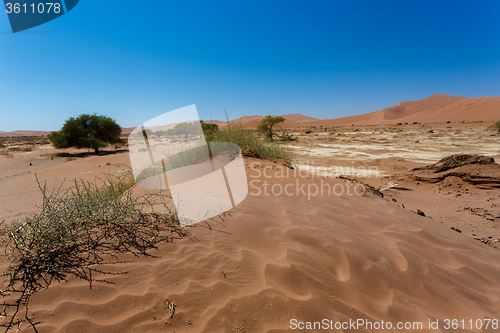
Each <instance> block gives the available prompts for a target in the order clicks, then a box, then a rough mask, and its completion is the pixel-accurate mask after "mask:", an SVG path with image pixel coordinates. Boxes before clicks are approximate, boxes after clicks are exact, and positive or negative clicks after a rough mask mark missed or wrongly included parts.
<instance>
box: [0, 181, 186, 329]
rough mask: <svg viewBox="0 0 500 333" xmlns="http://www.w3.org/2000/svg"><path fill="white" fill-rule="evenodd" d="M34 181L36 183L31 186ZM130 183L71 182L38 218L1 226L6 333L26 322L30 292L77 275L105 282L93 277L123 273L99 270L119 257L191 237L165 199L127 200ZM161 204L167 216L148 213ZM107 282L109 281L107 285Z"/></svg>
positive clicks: (46, 197)
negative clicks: (4, 266)
mask: <svg viewBox="0 0 500 333" xmlns="http://www.w3.org/2000/svg"><path fill="white" fill-rule="evenodd" d="M37 181H38V179H37ZM134 184H135V183H134V181H133V178H132V177H131V176H126V177H122V178H109V179H106V180H103V181H101V183H99V184H96V183H88V182H83V181H75V182H74V185H73V186H72V187H70V188H68V189H63V188H62V185H61V187H59V188H58V189H56V190H52V191H49V190H48V189H47V188H46V186H45V184H44V183H40V182H38V185H39V188H40V190H41V192H42V194H43V204H42V206H40V207H39V211H38V212H37V213H35V214H33V215H30V216H28V217H26V218H25V219H24V220H21V221H15V222H13V223H12V224H5V223H4V222H5V221H4V222H3V223H2V224H1V233H0V241H1V244H2V245H3V246H4V249H5V256H6V257H7V259H8V261H9V266H8V268H7V270H6V272H4V273H2V274H1V276H2V277H3V278H4V281H3V282H2V285H1V291H0V292H1V295H2V296H3V303H2V306H3V309H2V311H1V313H0V316H1V317H2V318H3V321H1V322H0V325H1V326H3V327H5V329H6V332H7V331H9V330H10V329H15V328H17V329H19V328H20V326H21V324H22V323H23V322H28V323H29V324H30V325H31V327H33V328H34V330H35V331H37V330H36V324H38V323H36V322H35V321H34V319H33V317H31V316H30V315H29V303H30V300H31V297H32V296H33V294H35V293H36V292H38V291H40V290H43V289H47V288H48V287H49V286H50V284H51V283H52V282H54V281H66V278H67V277H68V276H76V277H78V278H80V279H83V280H86V281H88V282H89V284H90V286H92V282H94V281H101V282H107V281H106V280H104V279H101V278H99V276H105V275H106V274H124V273H125V272H122V273H113V272H110V271H105V270H103V268H102V265H105V264H116V263H119V259H118V255H119V254H123V253H131V254H133V255H134V256H152V255H150V254H149V253H148V250H150V249H156V248H157V245H158V244H159V243H160V242H171V241H173V240H174V239H178V238H183V237H189V234H188V232H187V230H186V229H185V228H182V227H181V226H180V225H179V224H178V221H177V217H176V216H175V215H174V214H171V213H170V210H169V207H168V205H167V199H168V197H167V196H165V195H162V194H160V193H152V194H151V193H149V194H145V195H143V196H139V197H137V196H134V195H132V193H131V191H130V189H131V188H132V187H133V186H135V185H134ZM158 205H160V206H161V207H162V208H164V211H165V212H166V213H163V214H159V213H145V212H146V211H148V212H154V211H155V210H154V209H153V208H157V207H158ZM108 283H109V282H108Z"/></svg>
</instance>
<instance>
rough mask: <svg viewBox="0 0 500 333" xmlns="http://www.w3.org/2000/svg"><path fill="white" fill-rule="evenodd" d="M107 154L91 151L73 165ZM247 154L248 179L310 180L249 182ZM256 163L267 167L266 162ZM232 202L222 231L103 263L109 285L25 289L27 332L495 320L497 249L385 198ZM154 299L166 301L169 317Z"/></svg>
mask: <svg viewBox="0 0 500 333" xmlns="http://www.w3.org/2000/svg"><path fill="white" fill-rule="evenodd" d="M125 156H126V155H125ZM118 157H119V156H104V157H97V156H96V157H93V158H88V159H84V160H81V161H79V163H75V164H74V165H73V168H77V169H80V168H84V166H85V165H87V167H90V166H91V165H92V164H95V163H100V164H104V162H105V161H111V162H115V161H114V160H115V159H116V158H118ZM253 161H254V160H247V163H246V164H247V168H248V169H247V173H248V175H249V176H250V177H251V178H249V180H260V181H264V180H266V181H267V182H268V183H269V184H270V185H271V186H272V185H274V184H280V185H281V186H285V185H287V184H295V182H296V181H297V180H298V181H299V183H300V184H305V186H306V188H307V187H308V186H309V185H310V184H316V185H318V186H321V180H320V179H318V178H314V179H307V178H300V179H298V178H295V177H294V176H293V172H292V174H291V176H290V177H291V178H275V177H273V178H270V179H269V178H264V176H263V175H261V176H260V177H258V172H257V171H256V170H257V169H256V168H251V167H250V165H249V164H250V163H251V162H253ZM89 162H91V163H89ZM261 166H266V167H268V168H273V169H268V174H274V173H273V172H276V169H275V168H276V167H277V166H276V165H275V164H271V163H269V162H265V163H264V165H261ZM254 167H255V165H254ZM258 169H259V170H260V171H262V168H258ZM272 170H274V171H272ZM68 175H69V174H68ZM254 177H255V178H254ZM323 182H325V183H328V184H330V185H335V184H341V185H344V186H347V185H346V184H347V183H346V181H345V180H341V179H331V178H327V179H324V180H323ZM261 184H262V183H261ZM254 185H255V184H254ZM351 189H352V188H351ZM261 190H263V188H262V187H261ZM288 191H291V190H290V189H289V190H288ZM294 191H295V190H294ZM250 192H251V193H253V194H256V190H255V189H254V188H251V189H250ZM238 208H239V210H238V211H235V212H233V213H232V214H231V215H232V216H231V217H229V216H226V218H225V219H224V221H221V220H218V221H216V220H212V221H209V223H210V224H211V226H212V227H214V228H216V229H219V230H222V231H224V233H221V232H210V231H209V230H208V229H206V228H202V227H201V226H202V225H203V223H200V224H199V225H198V226H196V227H194V228H192V229H191V230H192V232H193V234H194V236H196V238H197V239H198V241H197V242H193V241H189V240H181V241H177V242H176V243H175V244H165V245H162V246H161V247H160V251H159V252H153V254H155V255H158V256H159V258H156V259H154V258H139V259H135V258H133V257H128V256H122V257H120V259H122V260H128V259H130V260H132V261H131V262H127V263H123V264H119V265H114V266H112V267H109V268H110V269H112V270H114V271H116V272H118V271H127V272H128V274H125V275H117V276H107V277H106V279H107V280H109V281H111V282H114V283H115V284H103V283H94V284H93V286H92V289H89V287H88V285H87V284H86V283H85V282H83V281H78V280H75V279H70V280H69V282H67V283H61V284H55V285H53V286H51V287H50V288H49V289H48V290H46V291H42V292H40V293H39V294H36V295H35V297H34V299H33V303H32V307H31V309H30V310H31V311H32V314H33V316H34V318H35V319H36V320H37V321H41V322H42V324H40V326H39V331H40V332H61V333H62V332H106V333H113V332H116V333H118V332H120V333H123V332H163V331H166V332H174V331H175V332H178V333H179V332H269V333H271V332H273V333H278V332H289V331H291V330H290V320H292V319H297V320H299V321H320V320H323V319H329V320H333V321H349V320H350V319H351V320H356V319H366V320H369V321H371V322H375V321H378V322H380V321H381V320H384V321H385V322H387V321H390V322H392V323H397V322H399V321H401V322H406V321H410V322H416V321H419V322H422V323H423V325H428V322H429V320H433V321H435V320H436V319H439V320H440V322H441V326H440V328H441V331H446V330H443V326H442V325H443V320H444V319H447V318H448V319H449V318H451V319H459V320H461V319H464V320H465V322H468V321H469V320H473V322H475V321H476V320H477V319H484V318H499V317H500V303H499V302H498V300H499V299H500V252H498V251H497V250H495V249H492V248H490V247H488V246H486V245H484V244H482V243H480V242H478V241H476V240H473V239H471V238H469V237H464V236H463V235H461V234H458V233H456V232H454V231H452V230H450V229H448V228H445V227H444V226H443V225H441V224H440V223H438V222H437V221H434V220H432V219H429V218H425V217H421V216H418V215H416V214H414V213H411V212H409V211H408V210H404V209H402V208H400V207H398V206H397V204H395V203H392V202H388V201H385V200H383V199H382V198H379V197H375V198H372V197H360V196H352V195H351V196H349V195H347V193H346V192H345V193H344V195H342V196H340V197H336V196H331V195H330V196H329V195H323V196H319V195H318V196H315V197H313V198H312V199H311V200H308V197H307V195H303V194H301V193H299V194H298V195H293V196H287V195H280V196H274V195H271V196H266V195H264V194H263V192H262V194H261V195H252V194H250V195H249V196H248V198H247V199H246V200H245V201H244V202H243V203H241V204H240V205H239V206H238ZM219 223H223V225H224V226H222V225H220V224H219ZM166 301H168V302H174V303H175V304H176V312H175V316H174V318H172V319H169V318H168V315H167V305H166V303H165V302H166ZM166 322H168V323H169V324H166ZM174 325H175V326H174ZM425 327H426V326H424V330H422V331H429V330H426V329H425ZM23 331H25V332H32V330H30V329H25V330H23ZM312 331H318V330H312ZM331 331H335V330H331ZM358 331H363V332H364V331H373V332H375V331H377V330H365V329H359V330H358ZM379 331H389V330H378V331H377V332H379ZM393 331H397V330H393ZM409 331H411V330H409ZM415 331H417V330H415ZM471 331H472V330H470V329H469V330H465V332H471Z"/></svg>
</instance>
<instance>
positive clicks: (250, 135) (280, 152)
mask: <svg viewBox="0 0 500 333" xmlns="http://www.w3.org/2000/svg"><path fill="white" fill-rule="evenodd" d="M211 142H231V143H234V144H237V145H238V146H240V147H241V148H246V147H250V148H252V149H254V150H255V151H256V152H257V153H258V155H259V156H260V157H263V158H269V159H280V160H284V161H286V162H287V163H289V164H291V163H292V160H293V155H292V154H291V153H290V152H288V151H287V150H286V149H285V148H283V147H282V146H280V145H278V144H275V143H268V142H264V141H263V140H261V139H259V138H258V136H257V135H256V134H255V132H254V131H251V130H249V129H246V128H244V127H243V126H242V125H241V124H238V125H231V124H229V123H228V126H227V127H226V128H225V129H223V130H221V131H219V132H218V133H217V135H215V136H214V137H213V138H212V139H211Z"/></svg>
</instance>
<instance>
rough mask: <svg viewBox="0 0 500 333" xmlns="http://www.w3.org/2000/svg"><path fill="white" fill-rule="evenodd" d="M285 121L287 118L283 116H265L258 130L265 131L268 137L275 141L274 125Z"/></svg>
mask: <svg viewBox="0 0 500 333" xmlns="http://www.w3.org/2000/svg"><path fill="white" fill-rule="evenodd" d="M284 121H285V118H283V117H273V116H265V117H264V119H262V122H261V123H260V125H259V126H258V127H257V130H258V131H259V132H263V133H265V134H266V138H268V139H269V141H273V136H274V132H273V127H274V126H275V125H277V124H280V123H282V122H284Z"/></svg>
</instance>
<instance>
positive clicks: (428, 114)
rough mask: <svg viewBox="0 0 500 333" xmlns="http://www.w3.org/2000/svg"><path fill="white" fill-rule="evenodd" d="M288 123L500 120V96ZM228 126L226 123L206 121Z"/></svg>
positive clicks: (438, 98)
mask: <svg viewBox="0 0 500 333" xmlns="http://www.w3.org/2000/svg"><path fill="white" fill-rule="evenodd" d="M281 117H284V118H285V119H286V120H285V122H284V123H282V124H279V126H280V127H282V128H305V127H308V126H341V125H352V124H354V125H396V124H397V123H409V124H411V123H413V122H419V123H443V122H447V121H450V122H452V123H456V122H461V121H464V120H465V121H484V122H491V121H499V120H500V97H498V96H497V97H477V98H467V97H458V96H452V95H445V94H434V95H432V96H429V97H427V98H424V99H421V100H418V101H406V102H401V103H398V104H396V105H393V106H391V107H388V108H385V109H382V110H378V111H374V112H370V113H365V114H361V115H356V116H350V117H343V118H335V119H324V120H321V119H317V118H313V117H309V116H305V115H303V114H300V113H291V114H284V115H281ZM263 118H264V116H243V117H240V118H236V119H233V120H230V121H229V123H230V124H241V125H243V126H244V127H246V128H250V129H256V128H257V127H258V126H259V124H260V123H261V122H262V119H263ZM205 122H206V123H213V124H217V125H219V126H221V127H222V128H223V127H225V126H227V122H226V121H222V120H205ZM132 130H133V128H123V131H122V134H124V135H127V134H130V133H131V132H132ZM49 133H50V131H24V130H23V131H13V132H3V131H0V137H9V136H12V137H20V136H47V135H48V134H49Z"/></svg>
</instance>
